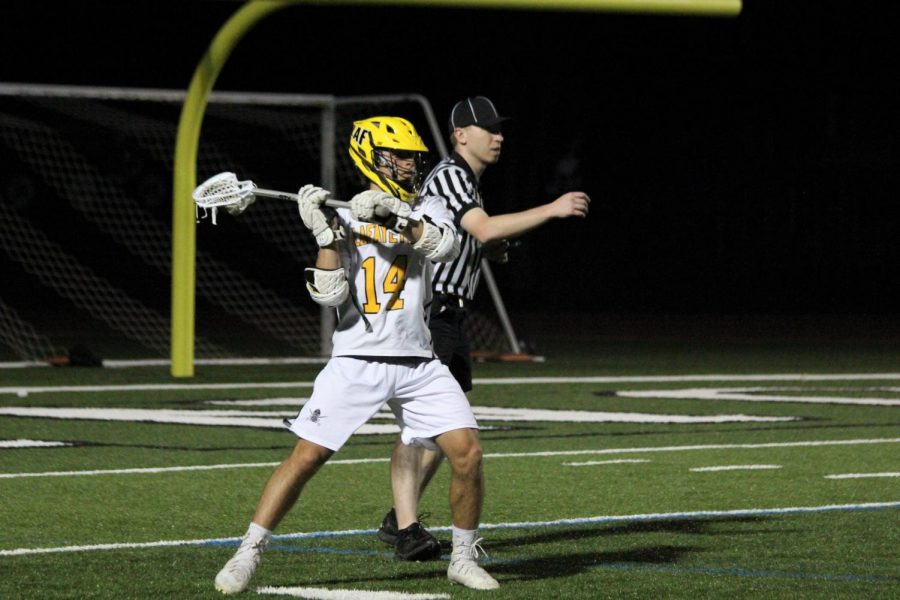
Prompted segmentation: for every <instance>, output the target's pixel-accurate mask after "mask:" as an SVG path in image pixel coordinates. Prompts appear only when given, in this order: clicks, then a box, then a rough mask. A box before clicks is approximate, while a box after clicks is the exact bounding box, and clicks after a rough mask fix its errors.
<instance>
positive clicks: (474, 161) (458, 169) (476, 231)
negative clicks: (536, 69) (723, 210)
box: [378, 96, 591, 560]
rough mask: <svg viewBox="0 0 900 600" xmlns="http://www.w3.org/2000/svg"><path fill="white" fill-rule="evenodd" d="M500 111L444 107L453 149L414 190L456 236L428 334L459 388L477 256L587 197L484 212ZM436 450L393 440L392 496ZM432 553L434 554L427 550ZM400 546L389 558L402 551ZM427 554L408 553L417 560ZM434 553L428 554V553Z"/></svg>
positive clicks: (573, 210) (586, 202) (416, 495)
mask: <svg viewBox="0 0 900 600" xmlns="http://www.w3.org/2000/svg"><path fill="white" fill-rule="evenodd" d="M506 120H507V117H501V116H500V114H499V113H498V112H497V109H496V107H495V106H494V103H493V102H491V101H490V100H488V99H487V98H485V97H484V96H473V97H470V98H466V99H465V100H460V101H459V102H457V103H456V104H455V105H454V106H453V110H452V111H450V121H449V130H450V131H449V133H450V143H451V145H452V147H453V151H452V152H451V154H450V156H448V157H447V158H445V159H443V160H442V161H440V162H439V163H438V164H437V165H436V166H435V168H434V169H433V170H432V171H431V173H430V174H429V175H428V177H427V178H426V179H425V181H424V182H423V184H422V189H421V191H420V195H421V196H437V197H439V198H441V200H443V202H444V204H445V205H446V206H447V208H448V209H449V210H450V212H451V213H452V214H453V218H454V221H455V223H456V227H457V230H458V231H459V234H460V253H459V257H458V258H457V259H456V260H455V261H453V262H448V263H440V264H436V265H435V273H434V280H433V287H434V299H433V302H432V304H431V320H430V329H431V338H432V343H433V345H434V351H435V354H437V356H438V358H439V359H440V360H441V362H443V363H444V364H445V365H447V366H448V367H449V368H450V372H451V373H453V376H454V377H455V378H456V380H457V381H458V382H459V384H460V386H461V387H462V389H463V391H465V392H468V391H470V390H471V389H472V357H471V352H470V344H469V337H468V334H467V330H466V309H467V307H468V305H469V303H471V302H472V300H473V299H474V298H475V292H476V290H477V289H478V283H479V281H480V279H481V260H482V258H483V257H484V258H488V259H490V260H495V261H498V262H506V251H507V249H508V247H509V242H508V240H509V239H511V238H515V237H518V236H520V235H522V234H524V233H526V232H528V231H531V230H532V229H535V228H536V227H540V226H541V225H543V224H544V223H546V222H548V221H550V220H552V219H564V218H567V217H581V218H584V217H586V216H587V214H588V209H589V206H590V202H591V199H590V198H589V197H588V195H587V194H585V193H584V192H567V193H565V194H563V195H562V196H560V197H559V198H557V199H556V200H554V201H552V202H549V203H547V204H542V205H540V206H536V207H534V208H529V209H527V210H523V211H520V212H514V213H507V214H502V215H494V216H491V215H489V214H488V213H487V212H486V211H485V209H484V202H483V200H482V197H481V188H480V180H481V176H482V175H483V174H484V171H485V169H487V168H488V166H489V165H493V164H496V163H497V162H498V161H499V160H500V152H501V149H502V147H503V132H502V124H503V122H504V121H506ZM441 458H443V457H442V456H441V454H440V453H439V452H435V451H431V450H426V449H424V448H422V447H419V446H406V445H403V444H401V443H398V444H396V445H395V446H394V451H393V454H392V456H391V481H392V487H393V491H394V495H395V500H394V501H395V503H396V502H397V498H398V497H401V498H403V499H405V500H406V501H408V502H412V503H413V505H414V506H418V500H419V499H420V498H421V495H422V492H423V491H424V490H425V486H426V485H428V482H429V481H430V480H431V477H432V476H433V475H434V473H435V471H436V470H437V468H438V466H439V465H440V461H441ZM378 537H379V538H381V539H382V540H384V541H386V542H388V543H391V539H392V538H396V518H395V516H394V510H393V509H391V511H389V512H388V514H387V515H386V516H385V518H384V520H383V521H382V524H381V528H380V529H379V531H378ZM434 552H435V553H436V554H437V555H438V556H439V552H438V551H437V550H435V551H434ZM402 554H403V553H402V552H398V553H396V556H398V557H401V558H402V557H403V556H402ZM423 558H429V556H421V555H418V556H411V557H409V559H410V560H421V559H423ZM435 558H436V556H435Z"/></svg>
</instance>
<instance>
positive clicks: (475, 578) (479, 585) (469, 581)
mask: <svg viewBox="0 0 900 600" xmlns="http://www.w3.org/2000/svg"><path fill="white" fill-rule="evenodd" d="M482 539H483V538H478V539H477V540H475V542H474V543H473V544H472V545H471V546H466V545H460V546H454V547H453V553H452V554H451V555H450V566H449V567H448V568H447V578H448V579H449V580H450V581H451V582H453V583H461V584H462V585H464V586H466V587H468V588H472V589H475V590H496V589H497V588H498V587H500V584H499V583H498V582H497V580H496V579H494V578H493V577H491V576H490V575H488V572H487V571H485V570H484V569H482V568H481V567H479V566H478V563H477V562H475V559H476V558H478V551H479V550H480V551H481V553H482V554H484V555H485V556H487V554H486V553H485V551H484V549H483V548H482V547H481V546H480V545H479V544H480V543H481V540H482Z"/></svg>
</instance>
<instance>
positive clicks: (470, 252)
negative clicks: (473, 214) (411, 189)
mask: <svg viewBox="0 0 900 600" xmlns="http://www.w3.org/2000/svg"><path fill="white" fill-rule="evenodd" d="M420 195H422V196H438V197H440V198H441V200H443V202H444V205H445V206H446V207H447V208H448V209H449V210H450V212H451V213H453V221H454V223H455V224H456V228H457V230H458V231H459V238H460V251H459V256H458V257H457V259H456V260H454V261H453V262H449V263H436V264H435V271H434V283H433V287H434V291H435V292H436V293H438V294H453V295H454V296H459V297H460V298H465V299H466V300H473V299H474V298H475V290H476V289H477V288H478V282H479V281H480V279H481V243H480V242H479V241H478V240H476V239H475V238H474V237H472V236H471V235H469V233H468V232H467V231H466V230H465V229H463V228H462V226H461V225H460V221H462V218H463V215H465V214H466V213H467V212H468V211H470V210H471V209H473V208H476V207H478V208H483V205H482V201H481V190H480V189H479V187H478V179H476V177H475V173H473V172H472V169H471V168H470V167H469V165H468V164H467V163H466V161H465V160H464V159H463V158H462V157H461V156H460V155H459V154H457V153H455V152H454V153H452V154H451V155H450V156H448V157H447V158H445V159H443V160H442V161H441V162H439V163H438V164H437V165H435V167H434V169H432V171H431V173H429V174H428V177H426V178H425V181H424V182H423V184H422V191H421V193H420Z"/></svg>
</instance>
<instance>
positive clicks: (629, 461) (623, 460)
mask: <svg viewBox="0 0 900 600" xmlns="http://www.w3.org/2000/svg"><path fill="white" fill-rule="evenodd" d="M648 462H650V461H649V460H647V459H646V458H620V459H618V460H589V461H587V462H564V463H563V466H564V467H593V466H594V465H633V464H636V463H648Z"/></svg>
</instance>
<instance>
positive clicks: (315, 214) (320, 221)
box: [297, 185, 335, 247]
mask: <svg viewBox="0 0 900 600" xmlns="http://www.w3.org/2000/svg"><path fill="white" fill-rule="evenodd" d="M330 195H331V192H329V191H328V190H323V189H322V188H320V187H316V186H313V185H304V186H303V187H302V188H300V191H298V192H297V196H298V198H297V209H298V210H299V211H300V218H301V219H302V220H303V224H304V225H306V228H307V229H309V230H310V231H311V232H312V234H313V236H314V237H315V238H316V243H317V244H318V245H319V246H320V247H324V246H328V245H329V244H331V243H332V242H334V239H335V234H334V230H333V229H332V228H331V226H330V225H329V224H328V219H327V218H326V217H325V213H323V212H322V208H321V207H322V204H324V203H325V201H326V200H327V199H328V197H329V196H330Z"/></svg>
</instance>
